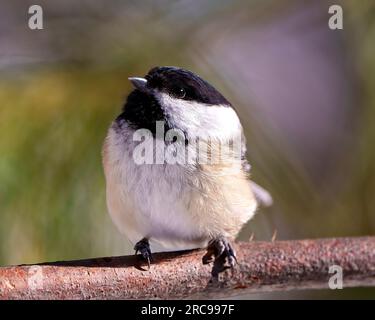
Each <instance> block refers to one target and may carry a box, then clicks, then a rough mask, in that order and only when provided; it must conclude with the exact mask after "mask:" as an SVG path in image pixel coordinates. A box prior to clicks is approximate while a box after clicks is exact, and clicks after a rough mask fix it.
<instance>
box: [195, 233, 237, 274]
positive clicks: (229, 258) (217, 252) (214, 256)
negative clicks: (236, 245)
mask: <svg viewBox="0 0 375 320" xmlns="http://www.w3.org/2000/svg"><path fill="white" fill-rule="evenodd" d="M202 261H203V264H208V263H210V262H212V261H213V262H214V265H213V268H212V272H211V273H212V276H213V277H215V278H217V277H218V275H219V273H221V272H223V271H225V270H227V269H229V268H230V269H233V268H234V266H235V265H236V263H237V258H236V253H235V251H234V249H233V247H232V245H231V244H230V243H229V241H228V240H227V239H226V238H225V237H218V238H216V239H214V240H212V241H211V242H210V243H209V245H208V247H207V253H206V254H205V255H204V256H203V258H202Z"/></svg>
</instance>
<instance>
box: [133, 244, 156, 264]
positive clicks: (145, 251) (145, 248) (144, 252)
mask: <svg viewBox="0 0 375 320" xmlns="http://www.w3.org/2000/svg"><path fill="white" fill-rule="evenodd" d="M134 250H135V254H136V255H137V254H138V252H139V253H140V254H141V257H142V258H143V259H144V260H146V262H147V266H148V269H150V264H151V261H152V254H151V249H150V244H149V242H148V240H147V239H146V238H144V239H142V240H141V241H138V242H137V243H136V244H135V246H134Z"/></svg>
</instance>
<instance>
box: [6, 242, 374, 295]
mask: <svg viewBox="0 0 375 320" xmlns="http://www.w3.org/2000/svg"><path fill="white" fill-rule="evenodd" d="M236 249H237V255H238V257H237V258H238V265H237V266H236V268H235V269H234V271H233V272H230V271H229V270H228V271H226V272H225V273H223V274H221V275H220V277H219V279H218V280H213V279H212V278H211V273H210V271H211V266H208V265H203V264H202V262H201V258H202V256H203V254H204V251H203V250H194V251H185V252H172V253H158V254H154V261H153V263H152V265H151V268H150V270H148V271H145V270H142V268H140V267H139V265H140V263H139V259H137V258H136V257H134V256H125V257H112V258H97V259H89V260H78V261H68V262H55V263H46V264H39V265H25V266H10V267H2V268H0V299H148V298H159V299H176V298H212V297H230V296H236V295H244V294H247V293H252V292H263V291H276V290H290V289H310V288H328V280H329V278H330V277H331V276H332V275H333V274H329V272H328V271H329V267H330V266H332V265H338V266H340V267H341V268H342V270H343V276H344V277H343V284H344V287H354V286H356V287H357V286H375V237H363V238H337V239H319V240H299V241H276V242H257V241H255V242H249V243H245V242H239V243H237V244H236ZM146 269H147V267H146Z"/></svg>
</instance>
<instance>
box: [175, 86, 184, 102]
mask: <svg viewBox="0 0 375 320" xmlns="http://www.w3.org/2000/svg"><path fill="white" fill-rule="evenodd" d="M174 95H175V96H176V98H179V99H183V98H185V96H186V91H185V89H184V88H177V89H176V90H175V92H174Z"/></svg>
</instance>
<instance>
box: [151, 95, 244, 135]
mask: <svg viewBox="0 0 375 320" xmlns="http://www.w3.org/2000/svg"><path fill="white" fill-rule="evenodd" d="M155 97H156V98H157V99H158V100H159V102H160V105H161V106H162V108H164V110H165V111H166V112H167V113H168V116H169V119H170V122H171V124H172V125H174V126H176V127H177V128H178V129H181V130H183V131H184V132H186V133H187V134H188V135H189V138H201V139H207V138H211V139H218V140H228V139H233V138H234V139H235V138H238V136H239V135H241V132H242V126H241V123H240V120H239V119H238V116H237V114H236V112H235V111H234V110H233V108H231V107H228V106H225V105H215V106H211V105H205V104H203V103H199V102H194V101H187V100H183V99H177V98H173V97H171V96H170V95H168V94H166V93H162V92H157V93H155Z"/></svg>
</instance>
